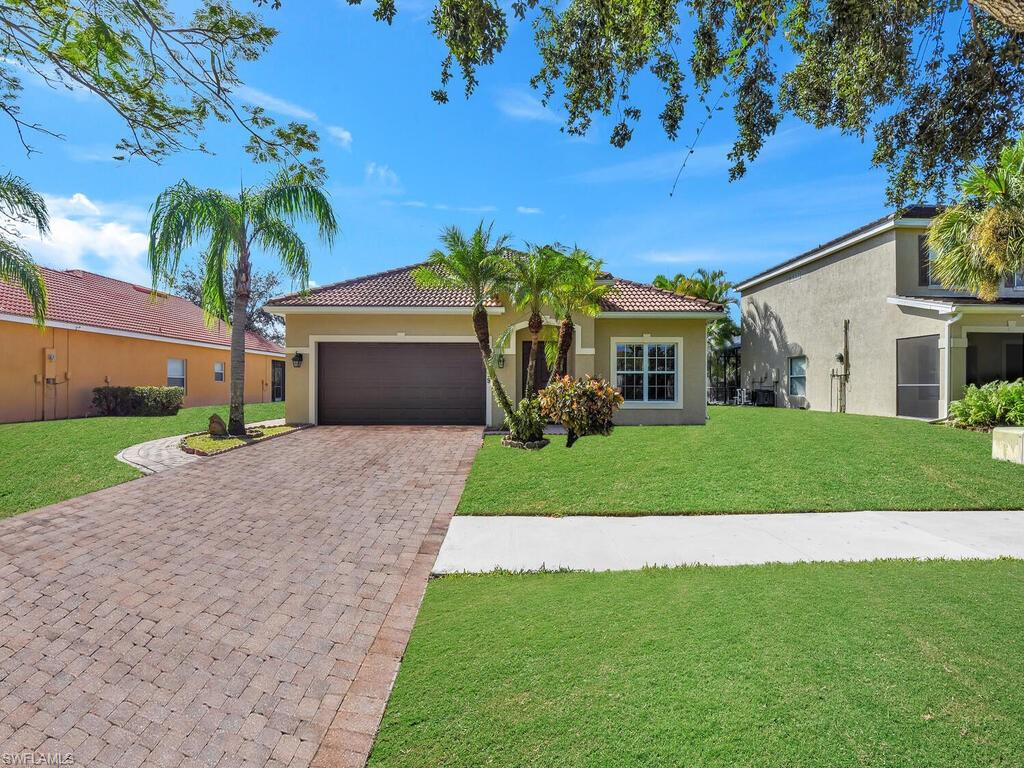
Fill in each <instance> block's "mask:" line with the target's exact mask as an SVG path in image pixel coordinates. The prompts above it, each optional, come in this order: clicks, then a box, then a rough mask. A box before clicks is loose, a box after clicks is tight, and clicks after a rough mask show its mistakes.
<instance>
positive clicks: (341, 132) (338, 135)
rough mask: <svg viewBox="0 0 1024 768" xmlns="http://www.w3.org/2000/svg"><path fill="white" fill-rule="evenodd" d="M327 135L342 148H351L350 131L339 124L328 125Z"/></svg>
mask: <svg viewBox="0 0 1024 768" xmlns="http://www.w3.org/2000/svg"><path fill="white" fill-rule="evenodd" d="M327 135H328V136H330V137H331V138H332V139H333V140H334V141H335V142H336V143H338V144H340V145H341V147H342V148H343V149H352V132H351V131H348V130H346V129H344V128H342V127H341V126H340V125H328V126H327Z"/></svg>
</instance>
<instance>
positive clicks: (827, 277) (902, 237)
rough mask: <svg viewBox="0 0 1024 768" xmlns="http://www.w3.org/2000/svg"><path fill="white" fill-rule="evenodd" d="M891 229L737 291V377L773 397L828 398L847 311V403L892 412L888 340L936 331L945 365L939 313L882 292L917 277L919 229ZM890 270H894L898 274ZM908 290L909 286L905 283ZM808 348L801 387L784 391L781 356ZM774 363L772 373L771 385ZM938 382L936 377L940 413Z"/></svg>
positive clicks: (831, 400) (793, 400) (808, 401)
mask: <svg viewBox="0 0 1024 768" xmlns="http://www.w3.org/2000/svg"><path fill="white" fill-rule="evenodd" d="M921 231H923V230H890V231H888V232H884V233H881V234H879V235H877V236H875V237H873V238H870V239H868V240H865V241H863V242H861V243H858V244H855V245H852V246H850V247H848V248H845V249H843V250H841V251H838V252H837V253H834V254H831V255H829V256H827V257H825V258H823V259H819V260H818V261H815V262H812V263H811V264H808V265H806V266H804V267H801V268H799V269H796V270H793V271H791V272H788V273H786V274H783V275H780V276H778V277H776V278H773V279H771V280H769V281H766V282H764V283H761V284H759V285H756V286H754V287H752V288H750V289H748V290H747V291H744V293H743V297H742V302H741V309H742V314H743V351H742V371H743V373H742V383H743V386H745V387H749V388H757V387H759V386H768V387H774V390H775V393H776V399H777V402H778V404H779V405H785V406H790V407H799V408H802V407H806V408H811V409H814V410H826V411H827V410H829V409H830V407H833V408H834V407H835V404H836V400H837V389H838V381H833V380H832V378H831V376H830V373H831V371H833V370H836V371H839V370H840V369H841V365H840V363H838V362H837V361H836V359H835V356H836V354H837V353H839V352H841V351H842V349H843V321H844V320H847V319H848V320H849V321H850V332H849V363H850V379H849V382H848V385H847V390H846V405H847V411H848V412H850V413H863V414H875V415H885V416H893V415H895V414H896V340H897V339H899V338H904V337H910V336H923V335H930V334H939V336H940V339H939V341H940V351H939V356H940V361H939V365H940V370H942V369H944V367H945V355H946V350H945V349H944V346H945V345H944V329H945V326H944V323H943V322H942V321H940V320H939V319H937V317H936V315H935V314H934V313H928V312H919V311H914V310H907V309H906V308H901V307H897V306H895V305H892V304H889V303H888V302H887V301H886V299H887V298H888V297H889V296H893V295H895V294H896V293H897V283H898V281H899V282H905V281H907V280H910V279H911V277H910V276H911V275H913V276H914V277H913V282H914V284H915V285H916V282H917V280H916V264H917V234H918V233H919V232H921ZM897 274H899V275H900V277H899V279H898V278H897ZM906 290H907V291H908V292H909V291H910V287H909V286H908V287H907V288H906ZM798 355H805V356H806V357H807V393H806V396H805V397H791V396H790V395H789V394H788V392H789V387H788V364H789V361H788V359H789V358H790V357H792V356H798ZM773 370H774V371H775V372H777V377H778V381H777V383H776V384H774V385H773V377H772V372H773ZM945 398H946V383H945V381H944V380H940V413H943V412H944V408H945Z"/></svg>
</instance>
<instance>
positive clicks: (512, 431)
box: [505, 397, 544, 443]
mask: <svg viewBox="0 0 1024 768" xmlns="http://www.w3.org/2000/svg"><path fill="white" fill-rule="evenodd" d="M505 426H506V427H508V432H509V437H510V438H512V439H513V440H518V441H519V442H521V443H532V442H536V441H538V440H541V439H543V438H544V417H543V416H541V413H540V402H539V401H538V400H537V398H535V397H524V398H523V399H522V400H520V401H519V403H518V405H516V408H515V410H514V411H513V412H512V413H509V414H505Z"/></svg>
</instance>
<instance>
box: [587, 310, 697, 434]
mask: <svg viewBox="0 0 1024 768" xmlns="http://www.w3.org/2000/svg"><path fill="white" fill-rule="evenodd" d="M706 331H707V322H706V321H705V320H687V319H656V318H650V319H641V318H638V319H634V318H599V319H598V320H597V323H596V343H595V345H594V350H595V355H594V375H595V376H598V377H600V378H604V379H608V380H609V381H611V382H612V383H613V384H614V383H615V375H614V370H613V366H612V360H613V357H612V339H615V338H630V339H639V340H643V341H651V342H655V341H658V340H659V339H680V340H681V343H680V358H681V359H680V361H679V365H680V366H681V372H682V373H681V377H680V382H679V387H680V394H681V402H680V403H679V406H678V407H672V408H661V407H650V406H647V405H638V404H629V403H627V404H625V405H623V407H622V409H621V410H620V411H619V412H618V413H617V414H616V416H615V423H616V424H622V425H630V424H703V423H704V422H705V421H706V420H707V367H706V366H707V354H706V348H707V339H706Z"/></svg>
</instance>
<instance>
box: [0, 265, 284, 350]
mask: <svg viewBox="0 0 1024 768" xmlns="http://www.w3.org/2000/svg"><path fill="white" fill-rule="evenodd" d="M40 269H41V270H42V272H43V279H44V280H45V282H46V294H47V304H48V307H47V312H46V319H47V320H48V321H50V322H60V323H69V324H73V325H91V326H96V327H99V328H108V329H110V330H114V331H123V332H126V333H137V334H147V335H150V336H164V337H166V338H167V339H168V340H169V341H187V342H194V343H200V344H216V345H218V346H224V347H230V346H231V337H230V334H229V331H228V327H227V325H226V324H225V323H216V324H215V325H214V326H213V327H212V328H210V327H207V325H206V321H205V318H204V317H203V310H202V309H200V308H199V307H197V306H196V305H195V304H193V303H192V302H190V301H188V300H187V299H183V298H181V297H179V296H168V295H165V294H160V295H159V296H158V297H157V298H156V300H155V301H154V300H153V299H152V298H150V289H149V288H146V287H143V286H141V285H134V284H133V283H126V282H124V281H122V280H115V279H114V278H112V277H106V276H104V275H97V274H95V273H94V272H85V271H83V270H80V269H69V270H58V269H48V268H46V267H40ZM5 314H6V315H21V316H27V317H31V316H32V309H31V306H30V305H29V302H28V298H27V297H26V296H25V292H24V291H23V290H22V289H21V288H20V287H18V286H15V285H12V284H10V283H6V282H3V281H0V315H5ZM245 348H246V349H248V350H250V351H260V352H272V353H279V354H282V355H283V354H284V348H283V347H281V346H279V345H277V344H274V343H273V342H271V341H267V340H266V339H264V338H262V337H261V336H259V335H258V334H255V333H251V332H249V333H246V341H245Z"/></svg>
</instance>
